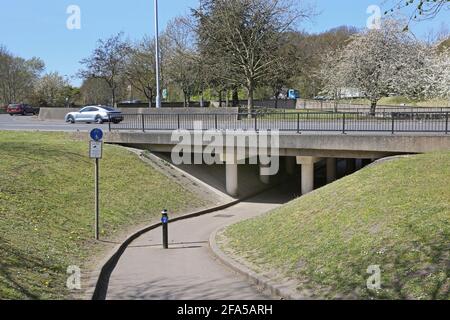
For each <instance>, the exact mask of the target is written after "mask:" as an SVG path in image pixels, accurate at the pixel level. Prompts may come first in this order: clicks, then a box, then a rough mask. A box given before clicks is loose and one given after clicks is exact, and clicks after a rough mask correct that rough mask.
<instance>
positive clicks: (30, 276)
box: [0, 132, 203, 299]
mask: <svg viewBox="0 0 450 320" xmlns="http://www.w3.org/2000/svg"><path fill="white" fill-rule="evenodd" d="M0 150H1V157H0V299H64V298H68V297H70V296H71V295H70V292H68V291H67V290H66V288H65V283H66V279H67V275H66V270H67V267H68V266H69V265H78V266H80V267H82V272H83V271H86V270H85V268H86V266H87V262H88V261H89V260H91V259H93V258H95V257H96V256H97V255H98V258H101V257H102V255H100V254H101V252H102V249H103V250H104V247H103V245H102V244H100V243H96V242H95V241H93V240H92V237H93V171H94V166H93V162H92V160H90V159H88V156H87V151H88V146H87V142H82V141H75V140H72V139H71V138H70V136H69V135H65V134H58V133H13V132H0ZM100 175H101V183H100V188H101V236H102V239H112V238H114V237H116V236H118V234H120V233H121V232H123V230H124V229H126V228H130V227H132V226H133V225H138V224H142V223H144V222H147V223H148V224H149V223H150V222H151V221H152V220H154V219H155V218H157V217H158V216H159V215H160V211H161V209H163V208H168V209H170V211H171V212H177V213H180V212H181V211H183V210H185V209H188V208H193V207H199V206H202V205H203V203H202V202H201V201H200V200H198V199H197V198H196V196H195V195H194V194H192V193H190V192H189V191H187V190H185V189H183V188H182V187H181V186H180V185H178V184H176V183H174V182H173V181H171V180H168V179H167V178H166V177H164V176H162V175H161V174H160V173H157V172H156V171H155V170H153V169H152V168H151V167H150V166H148V165H146V164H145V163H143V162H142V161H141V160H140V159H139V158H138V157H137V156H136V155H135V154H133V153H131V152H129V151H127V150H125V149H123V148H120V147H117V146H105V150H104V159H103V160H101V164H100Z"/></svg>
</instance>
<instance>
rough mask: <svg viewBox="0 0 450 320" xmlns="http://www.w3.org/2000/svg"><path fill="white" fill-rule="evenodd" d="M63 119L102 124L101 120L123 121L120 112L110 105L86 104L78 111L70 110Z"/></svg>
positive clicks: (73, 121)
mask: <svg viewBox="0 0 450 320" xmlns="http://www.w3.org/2000/svg"><path fill="white" fill-rule="evenodd" d="M65 121H66V122H69V123H72V124H73V123H76V122H86V123H93V122H94V123H97V124H102V123H103V122H109V121H111V122H113V123H120V122H122V121H123V115H122V112H120V111H119V110H117V109H114V108H112V107H106V106H87V107H84V108H83V109H81V110H80V111H78V112H70V113H68V114H67V115H66V117H65Z"/></svg>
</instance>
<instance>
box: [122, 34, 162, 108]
mask: <svg viewBox="0 0 450 320" xmlns="http://www.w3.org/2000/svg"><path fill="white" fill-rule="evenodd" d="M125 74H126V77H127V80H128V81H129V82H130V84H131V85H132V86H133V87H134V88H136V89H137V90H138V91H139V92H141V93H142V94H144V95H145V96H146V97H147V99H148V101H149V107H150V108H151V107H152V101H153V98H154V96H155V91H156V72H155V45H154V41H153V39H149V38H144V39H143V40H142V41H141V42H140V43H138V44H137V45H136V46H134V47H132V48H130V52H129V55H128V59H127V64H126V69H125Z"/></svg>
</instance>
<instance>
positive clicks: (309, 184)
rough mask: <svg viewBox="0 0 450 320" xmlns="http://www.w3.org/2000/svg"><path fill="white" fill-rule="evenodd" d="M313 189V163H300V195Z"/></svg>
mask: <svg viewBox="0 0 450 320" xmlns="http://www.w3.org/2000/svg"><path fill="white" fill-rule="evenodd" d="M313 190H314V163H311V164H309V163H308V164H306V163H305V164H302V195H303V194H307V193H310V192H311V191H313Z"/></svg>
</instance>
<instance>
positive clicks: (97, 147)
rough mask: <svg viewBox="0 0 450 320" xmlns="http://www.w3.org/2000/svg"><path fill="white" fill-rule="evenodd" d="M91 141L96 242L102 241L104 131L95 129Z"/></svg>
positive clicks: (90, 153)
mask: <svg viewBox="0 0 450 320" xmlns="http://www.w3.org/2000/svg"><path fill="white" fill-rule="evenodd" d="M90 136H91V139H92V141H91V142H90V143H89V157H90V158H91V159H95V168H94V184H95V191H94V193H95V195H94V198H95V223H94V224H95V225H94V230H95V240H99V239H100V203H99V202H100V188H99V182H100V176H99V164H100V161H99V160H100V159H101V158H102V154H103V142H102V138H103V131H102V130H100V129H94V130H92V131H91V134H90Z"/></svg>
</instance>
